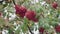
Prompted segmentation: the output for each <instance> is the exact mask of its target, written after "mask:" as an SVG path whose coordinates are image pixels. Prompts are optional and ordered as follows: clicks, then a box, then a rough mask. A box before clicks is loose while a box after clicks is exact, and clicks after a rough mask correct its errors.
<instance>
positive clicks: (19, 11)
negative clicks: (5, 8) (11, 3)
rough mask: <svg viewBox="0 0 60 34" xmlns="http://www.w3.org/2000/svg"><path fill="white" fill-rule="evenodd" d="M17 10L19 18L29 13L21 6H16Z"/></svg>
mask: <svg viewBox="0 0 60 34" xmlns="http://www.w3.org/2000/svg"><path fill="white" fill-rule="evenodd" d="M15 9H16V14H17V15H18V16H19V17H22V18H23V17H24V16H25V13H26V11H27V9H26V7H24V6H19V5H15Z"/></svg>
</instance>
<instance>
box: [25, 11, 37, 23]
mask: <svg viewBox="0 0 60 34" xmlns="http://www.w3.org/2000/svg"><path fill="white" fill-rule="evenodd" d="M25 16H26V18H28V19H29V20H32V21H34V22H37V19H36V18H35V16H36V13H35V12H34V11H32V10H28V11H27V12H26V14H25Z"/></svg>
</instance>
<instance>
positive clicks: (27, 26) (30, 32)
mask: <svg viewBox="0 0 60 34" xmlns="http://www.w3.org/2000/svg"><path fill="white" fill-rule="evenodd" d="M27 27H28V29H29V31H30V33H31V34H34V33H33V32H32V31H31V29H30V27H29V26H28V25H27Z"/></svg>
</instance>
